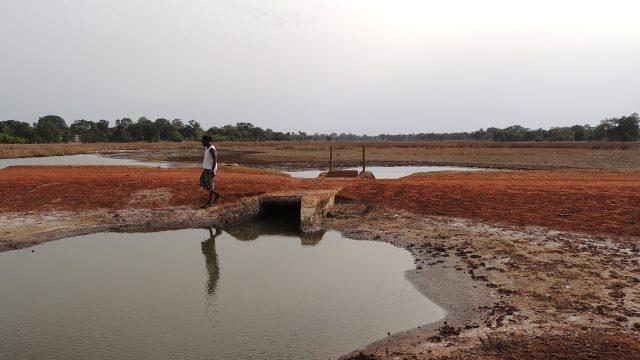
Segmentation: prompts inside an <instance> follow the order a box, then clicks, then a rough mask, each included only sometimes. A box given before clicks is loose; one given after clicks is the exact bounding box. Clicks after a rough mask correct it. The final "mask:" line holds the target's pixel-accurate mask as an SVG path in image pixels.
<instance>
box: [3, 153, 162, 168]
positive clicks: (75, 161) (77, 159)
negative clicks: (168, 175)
mask: <svg viewBox="0 0 640 360" xmlns="http://www.w3.org/2000/svg"><path fill="white" fill-rule="evenodd" d="M18 165H126V166H136V165H139V166H152V167H170V166H171V164H170V163H167V162H143V161H136V160H130V159H118V158H114V157H109V156H102V155H98V154H78V155H62V156H43V157H26V158H16V159H0V169H4V168H6V167H9V166H18Z"/></svg>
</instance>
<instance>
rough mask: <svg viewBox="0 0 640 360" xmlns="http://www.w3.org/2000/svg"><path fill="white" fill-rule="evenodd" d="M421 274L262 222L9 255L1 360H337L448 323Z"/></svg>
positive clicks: (2, 296)
mask: <svg viewBox="0 0 640 360" xmlns="http://www.w3.org/2000/svg"><path fill="white" fill-rule="evenodd" d="M32 249H33V250H35V252H32V251H31V250H32ZM413 267H414V265H413V261H412V257H411V255H410V254H409V253H408V252H407V251H406V250H403V249H400V248H396V247H393V246H391V245H389V244H386V243H380V242H373V241H355V240H349V239H346V238H343V237H342V236H341V235H340V234H339V233H337V232H333V231H330V232H327V233H324V234H316V235H314V236H306V237H301V236H299V235H298V234H297V233H295V232H294V231H292V230H291V229H290V228H289V227H287V226H285V225H281V224H280V225H277V224H274V223H266V222H257V223H252V224H249V225H245V226H241V227H236V228H229V229H225V230H218V229H187V230H177V231H164V232H154V233H100V234H93V235H86V236H79V237H73V238H67V239H63V240H58V241H54V242H49V243H45V244H42V245H39V246H36V247H33V248H29V249H23V250H18V251H11V252H5V253H1V254H0V339H2V341H0V358H1V359H134V358H135V359H299V358H305V359H306V358H311V359H327V358H334V357H337V356H339V355H341V354H344V353H346V352H349V351H352V350H355V349H356V348H359V347H362V346H364V345H366V344H368V343H370V342H372V341H375V340H378V339H381V338H383V337H385V336H386V334H387V332H391V333H394V332H397V331H401V330H405V329H410V328H414V327H416V326H419V325H422V324H427V323H431V322H435V321H437V320H439V319H441V318H442V317H443V316H444V315H445V313H444V311H443V310H442V309H441V308H439V307H438V306H436V305H435V304H433V303H431V302H430V301H429V300H428V299H427V298H425V297H424V296H423V295H422V294H421V293H419V292H418V291H417V290H416V288H415V287H414V286H413V285H412V284H411V283H409V281H407V280H406V279H405V272H406V271H407V270H410V269H413Z"/></svg>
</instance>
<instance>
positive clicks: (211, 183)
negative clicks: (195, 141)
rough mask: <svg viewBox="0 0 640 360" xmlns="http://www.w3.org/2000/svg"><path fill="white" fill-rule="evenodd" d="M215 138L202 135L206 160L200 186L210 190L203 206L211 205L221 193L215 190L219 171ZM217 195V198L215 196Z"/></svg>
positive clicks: (203, 163)
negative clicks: (214, 144) (207, 199)
mask: <svg viewBox="0 0 640 360" xmlns="http://www.w3.org/2000/svg"><path fill="white" fill-rule="evenodd" d="M212 142H213V138H212V137H211V136H209V135H204V136H203V137H202V146H204V160H203V161H202V175H200V186H202V187H203V188H204V189H205V190H207V191H208V192H209V201H207V203H206V204H204V205H202V207H203V208H207V207H209V206H211V204H213V203H215V202H216V201H218V199H220V197H221V195H220V193H218V192H217V191H215V189H214V187H215V177H216V174H217V173H218V152H217V151H216V147H215V146H213V144H212ZM214 196H215V198H214Z"/></svg>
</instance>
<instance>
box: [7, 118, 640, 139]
mask: <svg viewBox="0 0 640 360" xmlns="http://www.w3.org/2000/svg"><path fill="white" fill-rule="evenodd" d="M639 123H640V121H639V118H638V114H631V115H629V116H622V117H619V118H611V119H605V120H602V121H601V122H600V124H598V125H597V126H591V125H588V124H587V125H574V126H569V127H553V128H550V129H548V130H545V129H541V128H540V129H529V128H525V127H522V126H519V125H514V126H509V127H506V128H503V129H501V128H496V127H491V128H487V129H480V130H477V131H472V132H451V133H417V134H415V133H414V134H380V135H356V134H346V133H340V134H338V133H331V134H317V133H316V134H307V133H305V132H302V131H298V132H295V133H294V132H286V133H284V132H280V131H274V130H271V129H262V128H260V127H258V126H254V125H253V124H251V123H237V124H235V125H225V126H222V127H215V126H213V127H211V128H209V129H208V130H206V131H205V130H204V129H202V127H201V126H200V124H199V123H198V122H197V121H194V120H190V121H188V122H186V123H185V122H183V121H182V120H180V119H174V120H172V121H169V120H167V119H164V118H160V119H156V120H155V121H152V120H149V119H147V118H146V117H141V118H139V119H138V120H136V121H133V120H132V119H129V118H122V119H118V120H116V121H115V125H114V126H110V124H109V122H108V121H107V120H100V121H97V122H94V121H89V120H84V119H81V120H75V121H74V122H73V123H71V125H67V123H66V122H65V120H64V119H63V118H61V117H60V116H57V115H47V116H43V117H41V118H39V119H38V121H36V122H34V123H33V124H29V123H27V122H22V121H16V120H6V121H0V143H10V144H21V143H62V142H70V141H81V142H86V143H95V142H130V141H147V142H155V141H161V140H162V141H178V142H179V141H185V140H187V141H188V140H191V141H193V140H199V139H200V138H201V136H202V135H203V134H204V133H205V132H206V133H209V134H210V135H211V136H212V137H213V139H214V141H284V140H316V141H321V140H334V141H349V140H357V141H366V140H390V141H391V140H392V141H402V140H413V141H416V140H432V141H442V140H480V141H602V140H606V141H637V140H640V126H639Z"/></svg>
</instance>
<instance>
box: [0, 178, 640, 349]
mask: <svg viewBox="0 0 640 360" xmlns="http://www.w3.org/2000/svg"><path fill="white" fill-rule="evenodd" d="M197 175H198V174H197V170H194V169H138V168H135V169H134V168H120V169H119V170H118V169H117V168H111V169H104V168H92V167H88V168H87V167H78V168H75V167H64V168H63V167H43V168H35V169H34V168H9V169H5V170H2V171H0V185H2V186H0V189H1V190H0V195H2V196H4V197H3V198H4V199H9V200H10V201H8V202H4V203H2V204H1V205H0V228H1V229H2V234H0V238H1V239H2V240H1V241H0V243H1V244H2V248H0V249H3V250H10V249H14V248H21V247H25V246H29V245H31V244H34V243H39V242H42V241H46V240H48V239H54V238H60V237H67V236H70V235H72V234H82V233H91V232H96V231H104V230H113V229H143V228H149V229H156V228H170V227H185V226H188V227H192V226H198V225H215V224H224V223H225V222H226V223H227V224H229V223H233V222H241V221H246V220H248V219H250V218H252V217H253V216H255V214H256V211H257V210H256V209H259V206H258V205H257V204H259V199H261V198H264V197H269V196H270V194H271V193H275V197H276V198H278V196H280V197H282V196H285V197H286V196H291V194H289V195H286V194H285V193H283V192H290V191H294V192H302V193H305V192H306V193H309V194H310V193H313V192H315V191H320V192H324V193H335V192H337V195H336V196H335V203H333V204H332V203H331V202H330V201H329V202H325V203H324V205H322V206H320V212H322V213H323V214H324V215H326V216H322V217H315V218H314V219H313V223H314V224H315V225H316V226H315V227H317V228H318V229H335V230H338V231H341V232H342V234H343V235H344V236H347V237H349V238H353V239H367V240H378V241H385V242H389V243H391V244H394V245H396V246H399V247H403V248H405V249H407V250H409V251H410V252H411V253H412V254H413V256H414V258H415V270H414V271H410V272H409V273H408V274H407V278H408V279H409V280H410V281H412V282H413V283H414V284H415V285H416V287H417V288H418V289H419V290H420V291H421V292H422V293H423V294H425V295H426V296H427V297H429V298H430V299H432V300H433V301H434V302H435V303H436V304H438V305H440V306H441V307H443V308H444V309H445V310H447V311H448V317H447V318H446V319H444V320H443V321H441V322H439V323H436V324H434V325H430V326H421V327H420V328H416V329H412V330H408V331H405V332H401V333H398V334H390V336H389V337H387V338H386V339H384V340H381V341H380V342H377V343H374V344H371V345H369V346H367V347H366V348H364V349H362V350H358V351H355V352H354V353H352V354H349V355H346V357H350V358H360V359H367V358H369V359H375V358H418V359H422V358H424V359H427V358H434V357H435V358H446V357H449V358H478V357H480V358H482V357H484V358H545V359H546V358H549V357H552V358H553V356H556V357H571V356H575V357H578V358H580V357H589V356H590V357H593V358H629V359H633V358H638V354H640V345H639V344H640V263H639V262H638V256H639V253H640V247H639V246H638V244H639V240H640V239H638V234H639V233H638V226H640V225H638V223H640V221H637V220H638V219H637V216H638V214H639V213H640V212H639V211H638V210H639V209H638V207H640V201H638V196H640V195H639V192H638V189H640V177H639V176H638V173H636V172H580V171H578V172H575V171H573V172H522V173H518V174H516V175H514V174H509V173H505V174H502V173H501V174H442V175H438V176H429V177H427V178H417V179H400V180H339V181H328V180H327V181H325V180H304V179H293V178H290V177H286V176H279V175H275V174H273V173H262V172H260V171H257V170H255V171H249V170H244V169H223V170H222V172H221V175H220V179H219V189H220V191H221V192H222V193H223V194H225V198H223V200H222V201H221V202H220V204H217V205H216V206H214V207H212V208H210V209H206V210H202V209H198V208H197V206H196V205H197V204H198V203H199V201H202V196H203V194H202V193H201V192H199V190H198V189H197V185H196V184H194V180H193V179H194V178H196V177H197ZM507 185H508V186H507ZM505 189H506V190H505ZM278 192H280V193H278ZM115 195H117V196H115ZM294 196H297V195H294ZM310 208H313V207H310ZM313 213H315V214H317V213H318V212H317V211H315V212H313ZM560 214H563V215H560ZM354 266H357V264H354ZM398 306H402V304H398ZM444 321H447V323H446V324H445V323H444Z"/></svg>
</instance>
